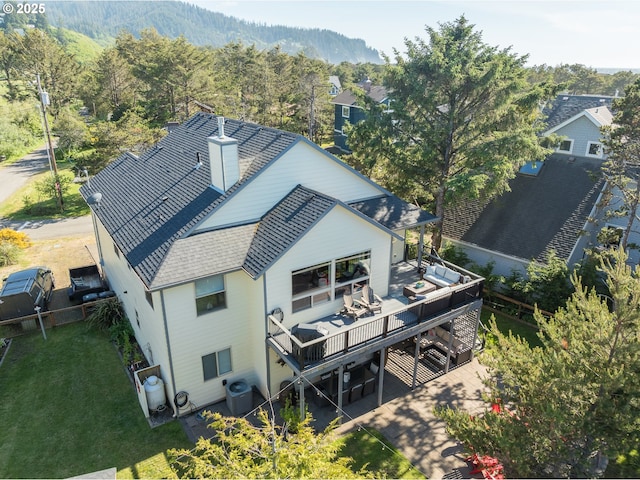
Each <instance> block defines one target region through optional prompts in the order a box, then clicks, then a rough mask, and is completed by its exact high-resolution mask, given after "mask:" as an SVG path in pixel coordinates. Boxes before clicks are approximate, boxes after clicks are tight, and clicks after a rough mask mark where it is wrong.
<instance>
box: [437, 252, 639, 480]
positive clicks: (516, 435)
mask: <svg viewBox="0 0 640 480" xmlns="http://www.w3.org/2000/svg"><path fill="white" fill-rule="evenodd" d="M625 260H626V257H625V254H624V251H623V250H621V249H617V250H612V252H611V255H609V256H605V257H604V259H603V261H602V269H603V272H604V274H605V275H606V278H607V287H608V290H609V295H610V298H611V300H612V301H607V300H608V299H607V297H605V296H602V295H598V294H597V292H596V291H595V289H592V290H588V289H587V288H585V287H584V286H583V285H582V281H581V279H580V278H579V277H578V276H577V275H576V274H574V275H573V283H574V286H575V292H574V293H573V295H572V296H571V298H570V299H569V300H568V302H567V304H566V306H565V307H562V308H560V309H558V311H557V312H556V313H555V315H554V316H553V317H552V318H551V319H549V320H545V319H544V318H543V317H542V315H540V314H539V312H536V314H535V318H536V321H537V322H538V324H539V326H540V332H539V334H538V337H539V338H540V341H541V343H542V347H536V348H531V347H530V346H529V344H528V343H527V342H526V340H523V339H521V338H519V337H518V338H516V337H513V336H511V335H509V336H506V335H503V334H501V333H500V331H499V330H498V329H497V328H496V326H495V323H493V325H492V329H491V332H492V334H493V335H494V336H495V338H496V343H495V345H494V346H491V347H489V349H488V350H487V352H485V354H483V356H482V357H481V361H482V363H486V364H487V366H488V367H489V372H490V377H489V379H488V380H487V384H488V386H489V387H490V390H491V395H490V397H489V398H490V400H491V402H492V403H493V406H492V408H491V409H488V410H487V412H486V413H485V414H484V415H481V416H478V417H471V416H469V413H466V412H463V411H460V410H454V409H450V408H441V409H438V410H437V414H438V415H439V416H440V417H442V418H444V419H445V420H446V422H447V430H448V431H449V433H450V434H452V435H453V436H454V437H456V438H457V439H459V440H460V441H461V442H462V443H463V444H464V445H465V447H466V449H467V450H468V451H469V453H478V454H479V455H480V456H482V455H490V456H492V457H496V458H498V460H500V461H501V462H502V463H503V465H504V467H505V475H506V476H507V477H514V478H515V477H519V478H536V477H538V478H560V477H562V478H576V477H577V478H593V477H597V476H602V475H603V473H604V466H605V465H606V461H604V460H605V459H606V457H609V458H611V457H615V455H616V454H619V453H626V452H628V451H630V450H631V449H634V448H637V446H638V442H639V441H640V334H639V332H640V278H639V277H638V271H637V270H636V271H633V270H632V269H631V267H630V266H629V265H627V264H626V263H625Z"/></svg>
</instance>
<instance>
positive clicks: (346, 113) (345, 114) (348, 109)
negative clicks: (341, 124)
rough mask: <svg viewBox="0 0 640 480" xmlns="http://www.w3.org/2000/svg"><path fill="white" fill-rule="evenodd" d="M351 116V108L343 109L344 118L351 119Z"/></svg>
mask: <svg viewBox="0 0 640 480" xmlns="http://www.w3.org/2000/svg"><path fill="white" fill-rule="evenodd" d="M350 114H351V108H350V107H345V106H343V107H342V117H343V118H349V115H350Z"/></svg>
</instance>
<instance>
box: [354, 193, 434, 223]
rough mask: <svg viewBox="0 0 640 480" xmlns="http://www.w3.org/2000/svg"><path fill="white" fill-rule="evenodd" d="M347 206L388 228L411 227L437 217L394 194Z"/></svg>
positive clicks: (431, 220)
mask: <svg viewBox="0 0 640 480" xmlns="http://www.w3.org/2000/svg"><path fill="white" fill-rule="evenodd" d="M349 206H350V207H351V208H353V209H355V210H357V211H359V212H360V213H362V214H364V215H366V216H367V217H369V218H371V219H373V220H375V221H376V222H378V223H379V224H381V225H383V226H384V227H387V228H388V229H389V230H398V229H403V228H412V227H416V226H418V225H424V224H425V223H430V222H433V221H435V220H436V218H437V217H435V216H434V215H432V214H431V213H429V212H427V211H426V210H422V209H421V208H420V207H416V206H415V205H412V204H410V203H407V202H405V201H403V200H401V199H400V198H398V197H396V196H395V195H388V196H385V197H378V198H371V199H369V200H364V201H361V202H353V203H350V204H349Z"/></svg>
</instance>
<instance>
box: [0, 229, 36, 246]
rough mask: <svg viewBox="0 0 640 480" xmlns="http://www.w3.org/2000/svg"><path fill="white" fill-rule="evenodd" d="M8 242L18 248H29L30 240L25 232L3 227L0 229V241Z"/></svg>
mask: <svg viewBox="0 0 640 480" xmlns="http://www.w3.org/2000/svg"><path fill="white" fill-rule="evenodd" d="M4 242H8V243H11V244H13V245H15V246H16V247H18V248H29V247H30V246H31V240H30V239H29V236H28V235H27V234H26V233H23V232H16V231H15V230H13V229H12V228H3V229H2V230H0V243H4Z"/></svg>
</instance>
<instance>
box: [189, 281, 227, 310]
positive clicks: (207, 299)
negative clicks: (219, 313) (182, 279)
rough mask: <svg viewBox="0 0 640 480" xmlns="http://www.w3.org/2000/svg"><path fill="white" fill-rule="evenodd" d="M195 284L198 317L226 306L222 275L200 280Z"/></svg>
mask: <svg viewBox="0 0 640 480" xmlns="http://www.w3.org/2000/svg"><path fill="white" fill-rule="evenodd" d="M195 283H196V310H197V311H198V316H200V315H204V314H206V313H209V312H212V311H214V310H219V309H222V308H225V307H226V306H227V303H226V298H225V297H226V296H225V290H224V276H223V275H213V276H212V277H207V278H202V279H200V280H196V282H195Z"/></svg>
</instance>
